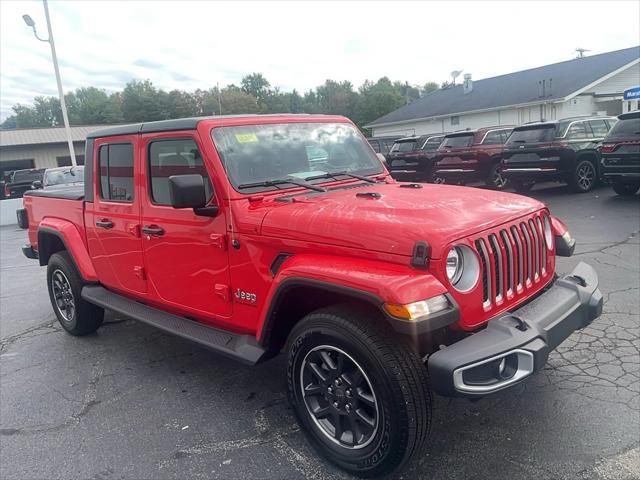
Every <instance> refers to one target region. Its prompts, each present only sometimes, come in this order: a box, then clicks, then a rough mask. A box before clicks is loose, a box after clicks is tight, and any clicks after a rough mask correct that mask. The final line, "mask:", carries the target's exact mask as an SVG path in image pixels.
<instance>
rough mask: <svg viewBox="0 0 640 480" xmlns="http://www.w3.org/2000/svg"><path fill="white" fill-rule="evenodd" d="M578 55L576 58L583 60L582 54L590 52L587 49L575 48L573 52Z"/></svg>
mask: <svg viewBox="0 0 640 480" xmlns="http://www.w3.org/2000/svg"><path fill="white" fill-rule="evenodd" d="M575 51H576V52H577V53H578V56H577V57H576V58H584V52H590V51H591V50H589V49H587V48H580V47H578V48H576V50H575Z"/></svg>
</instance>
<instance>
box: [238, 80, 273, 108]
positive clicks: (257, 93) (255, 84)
mask: <svg viewBox="0 0 640 480" xmlns="http://www.w3.org/2000/svg"><path fill="white" fill-rule="evenodd" d="M240 85H241V87H242V91H243V92H244V93H246V94H248V95H252V96H253V97H255V98H256V100H257V102H258V104H261V103H263V101H264V99H265V97H266V96H267V94H268V93H269V87H270V86H271V84H270V83H269V82H268V81H267V79H266V78H264V76H263V75H262V74H261V73H252V74H250V75H245V76H244V77H242V80H241V81H240Z"/></svg>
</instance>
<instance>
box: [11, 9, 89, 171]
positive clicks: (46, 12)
mask: <svg viewBox="0 0 640 480" xmlns="http://www.w3.org/2000/svg"><path fill="white" fill-rule="evenodd" d="M42 3H43V4H44V16H45V18H46V19H47V31H48V33H49V38H46V39H45V38H40V37H39V36H38V32H36V22H34V21H33V19H32V18H31V17H30V16H29V15H23V16H22V19H23V20H24V23H26V24H27V26H28V27H31V28H32V29H33V34H34V35H35V37H36V38H37V39H38V40H40V41H41V42H47V43H49V45H50V46H51V57H52V58H53V69H54V70H55V72H56V82H57V83H58V95H59V96H60V108H62V120H63V121H64V129H65V132H66V134H67V143H68V144H69V156H70V157H71V166H72V167H76V166H77V165H78V164H77V163H76V152H75V151H74V150H73V140H72V139H71V129H70V128H69V117H68V116H67V104H66V103H65V101H64V92H63V91H62V80H60V70H59V69H58V57H57V55H56V46H55V43H54V42H53V32H52V31H51V20H50V19H49V6H48V5H47V0H42Z"/></svg>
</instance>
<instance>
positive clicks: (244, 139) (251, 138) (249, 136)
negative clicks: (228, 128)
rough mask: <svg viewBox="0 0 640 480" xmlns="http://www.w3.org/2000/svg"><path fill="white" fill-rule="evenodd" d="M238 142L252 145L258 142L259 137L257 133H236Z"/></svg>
mask: <svg viewBox="0 0 640 480" xmlns="http://www.w3.org/2000/svg"><path fill="white" fill-rule="evenodd" d="M236 140H237V141H238V143H252V142H257V141H258V137H256V134H255V133H236Z"/></svg>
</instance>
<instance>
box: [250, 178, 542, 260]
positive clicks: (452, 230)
mask: <svg viewBox="0 0 640 480" xmlns="http://www.w3.org/2000/svg"><path fill="white" fill-rule="evenodd" d="M365 192H367V193H368V192H372V193H373V192H375V193H378V194H380V198H371V197H365V196H356V194H362V193H365ZM294 198H295V200H296V201H294V202H292V203H288V204H283V205H281V206H280V207H279V208H272V209H270V210H269V211H268V213H267V214H266V215H265V217H264V220H263V222H262V234H263V235H265V236H272V237H279V238H291V239H296V240H303V241H308V242H317V243H324V244H333V245H341V246H346V247H353V248H359V249H364V250H374V251H379V252H386V253H394V254H400V255H407V256H408V255H411V253H412V250H413V246H414V244H415V242H416V241H418V240H425V241H427V242H428V243H429V245H431V249H432V250H431V257H432V258H440V256H441V255H442V251H443V249H444V248H445V247H446V246H447V245H449V244H450V243H451V242H453V241H455V240H457V239H460V238H463V237H466V236H468V235H471V234H474V233H477V232H479V231H482V230H485V229H487V228H491V227H494V226H498V225H500V224H503V223H505V222H508V221H511V220H514V219H516V218H519V217H521V216H523V215H526V214H529V213H532V212H535V211H537V210H540V209H541V208H544V205H543V204H542V203H541V202H539V201H537V200H534V199H532V198H528V197H523V196H521V195H515V194H511V193H502V192H494V191H491V190H481V189H477V188H467V187H456V186H449V185H431V184H425V185H423V188H401V187H400V185H399V184H380V185H367V186H362V187H358V188H347V189H342V190H337V191H334V192H331V193H321V194H317V195H316V194H310V195H308V196H299V197H294ZM278 203H279V202H278Z"/></svg>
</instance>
